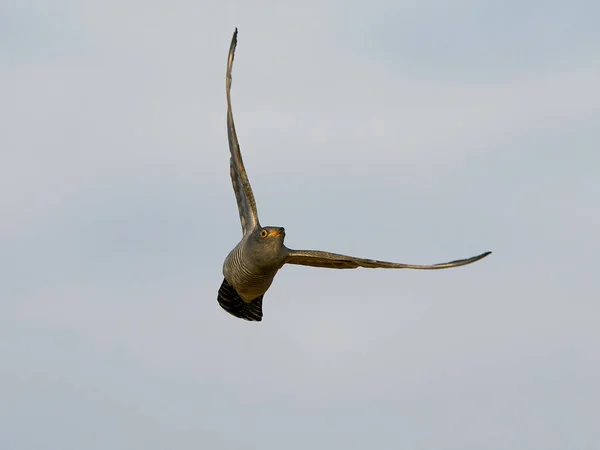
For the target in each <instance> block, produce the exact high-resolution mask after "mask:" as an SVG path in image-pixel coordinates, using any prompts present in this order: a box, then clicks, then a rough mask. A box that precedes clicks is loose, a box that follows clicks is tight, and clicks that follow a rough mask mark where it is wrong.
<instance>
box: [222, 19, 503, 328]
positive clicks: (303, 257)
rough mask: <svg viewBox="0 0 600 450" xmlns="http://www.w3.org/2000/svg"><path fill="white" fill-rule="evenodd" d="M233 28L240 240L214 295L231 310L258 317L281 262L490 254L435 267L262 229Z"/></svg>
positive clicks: (231, 130) (326, 263)
mask: <svg viewBox="0 0 600 450" xmlns="http://www.w3.org/2000/svg"><path fill="white" fill-rule="evenodd" d="M236 45H237V28H236V30H235V32H234V34H233V38H232V40H231V45H230V47H229V55H228V59H227V73H226V95H227V136H228V140H229V150H230V152H231V158H230V175H231V181H232V185H233V190H234V192H235V197H236V201H237V204H238V212H239V215H240V222H241V225H242V233H243V236H242V239H241V240H240V242H239V243H238V244H237V245H236V246H235V247H234V248H233V250H231V252H230V253H229V255H227V257H226V258H225V262H224V263H223V277H224V279H223V283H222V284H221V287H220V289H219V293H218V296H217V299H218V301H219V304H220V305H221V306H222V307H223V309H225V310H226V311H227V312H229V313H230V314H232V315H234V316H236V317H239V318H242V319H246V320H251V321H260V320H262V301H263V296H264V294H265V292H267V290H268V289H269V287H270V286H271V283H272V282H273V279H274V278H275V275H276V274H277V272H278V271H279V269H281V267H283V265H284V264H299V265H304V266H313V267H327V268H333V269H355V268H357V267H369V268H388V269H425V270H434V269H446V268H450V267H458V266H464V265H466V264H471V263H473V262H475V261H478V260H480V259H482V258H484V257H486V256H487V255H489V254H490V253H491V252H485V253H482V254H480V255H477V256H474V257H471V258H466V259H460V260H456V261H450V262H447V263H441V264H434V265H416V264H402V263H393V262H387V261H378V260H374V259H365V258H356V257H353V256H347V255H340V254H337V253H329V252H323V251H318V250H293V249H289V248H287V247H286V246H285V245H284V239H285V230H284V229H283V228H282V227H262V226H261V224H260V222H259V220H258V212H257V209H256V201H255V199H254V194H253V192H252V188H251V187H250V182H249V181H248V176H247V174H246V169H245V168H244V162H243V160H242V155H241V152H240V147H239V143H238V139H237V135H236V131H235V124H234V122H233V113H232V109H231V69H232V66H233V58H234V54H235V47H236Z"/></svg>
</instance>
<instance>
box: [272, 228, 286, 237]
mask: <svg viewBox="0 0 600 450" xmlns="http://www.w3.org/2000/svg"><path fill="white" fill-rule="evenodd" d="M282 235H284V236H285V229H284V228H276V229H275V230H273V231H271V232H270V233H269V236H282Z"/></svg>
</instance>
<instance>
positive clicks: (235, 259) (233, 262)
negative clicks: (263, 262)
mask: <svg viewBox="0 0 600 450" xmlns="http://www.w3.org/2000/svg"><path fill="white" fill-rule="evenodd" d="M276 273H277V270H275V271H273V272H269V273H262V272H259V271H257V270H255V269H253V268H252V267H251V264H249V263H248V262H247V261H245V260H244V255H243V251H242V248H241V247H240V246H239V245H238V246H237V247H236V248H234V249H233V250H232V251H231V252H230V253H229V255H227V258H225V262H224V263H223V276H224V277H225V279H226V280H227V281H228V282H229V284H230V285H231V286H232V287H233V288H234V289H235V290H236V292H237V293H238V294H239V296H240V297H242V299H243V300H245V301H247V302H250V301H252V300H254V299H255V298H257V297H260V296H261V295H263V294H264V293H265V292H266V291H267V289H269V287H270V286H271V283H272V282H273V278H274V277H275V274H276Z"/></svg>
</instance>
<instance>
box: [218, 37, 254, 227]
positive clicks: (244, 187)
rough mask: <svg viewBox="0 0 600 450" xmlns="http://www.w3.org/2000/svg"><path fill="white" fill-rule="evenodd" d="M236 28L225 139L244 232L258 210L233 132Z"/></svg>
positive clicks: (229, 62)
mask: <svg viewBox="0 0 600 450" xmlns="http://www.w3.org/2000/svg"><path fill="white" fill-rule="evenodd" d="M237 32H238V31H237V28H236V29H235V31H234V33H233V37H232V38H231V45H230V47H229V55H228V57H227V73H226V77H225V80H226V83H225V84H226V93H227V139H228V140H229V151H230V153H231V159H230V161H229V165H230V171H229V172H230V175H231V183H232V185H233V191H234V192H235V198H236V201H237V205H238V212H239V214H240V222H241V224H242V232H243V233H244V234H246V233H247V232H248V231H251V230H252V229H253V228H254V227H256V226H258V223H259V222H258V212H257V210H256V201H255V200H254V194H253V192H252V187H251V186H250V182H249V181H248V175H247V174H246V169H245V167H244V161H243V160H242V154H241V152H240V145H239V142H238V138H237V134H236V132H235V124H234V122H233V113H232V111H231V69H232V67H233V57H234V55H235V47H236V45H237Z"/></svg>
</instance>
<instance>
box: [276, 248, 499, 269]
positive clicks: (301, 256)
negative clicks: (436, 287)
mask: <svg viewBox="0 0 600 450" xmlns="http://www.w3.org/2000/svg"><path fill="white" fill-rule="evenodd" d="M490 253H492V252H485V253H482V254H481V255H477V256H473V257H471V258H466V259H457V260H456V261H450V262H446V263H440V264H433V265H418V264H401V263H394V262H387V261H377V260H375V259H364V258H355V257H354V256H347V255H338V254H337V253H329V252H321V251H318V250H290V251H289V253H288V256H287V259H286V260H285V262H286V264H299V265H302V266H313V267H327V268H329V269H356V268H357V267H367V268H371V269H375V268H382V269H423V270H435V269H449V268H450V267H458V266H465V265H467V264H471V263H474V262H475V261H479V260H480V259H482V258H485V257H486V256H487V255H489V254H490Z"/></svg>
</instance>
